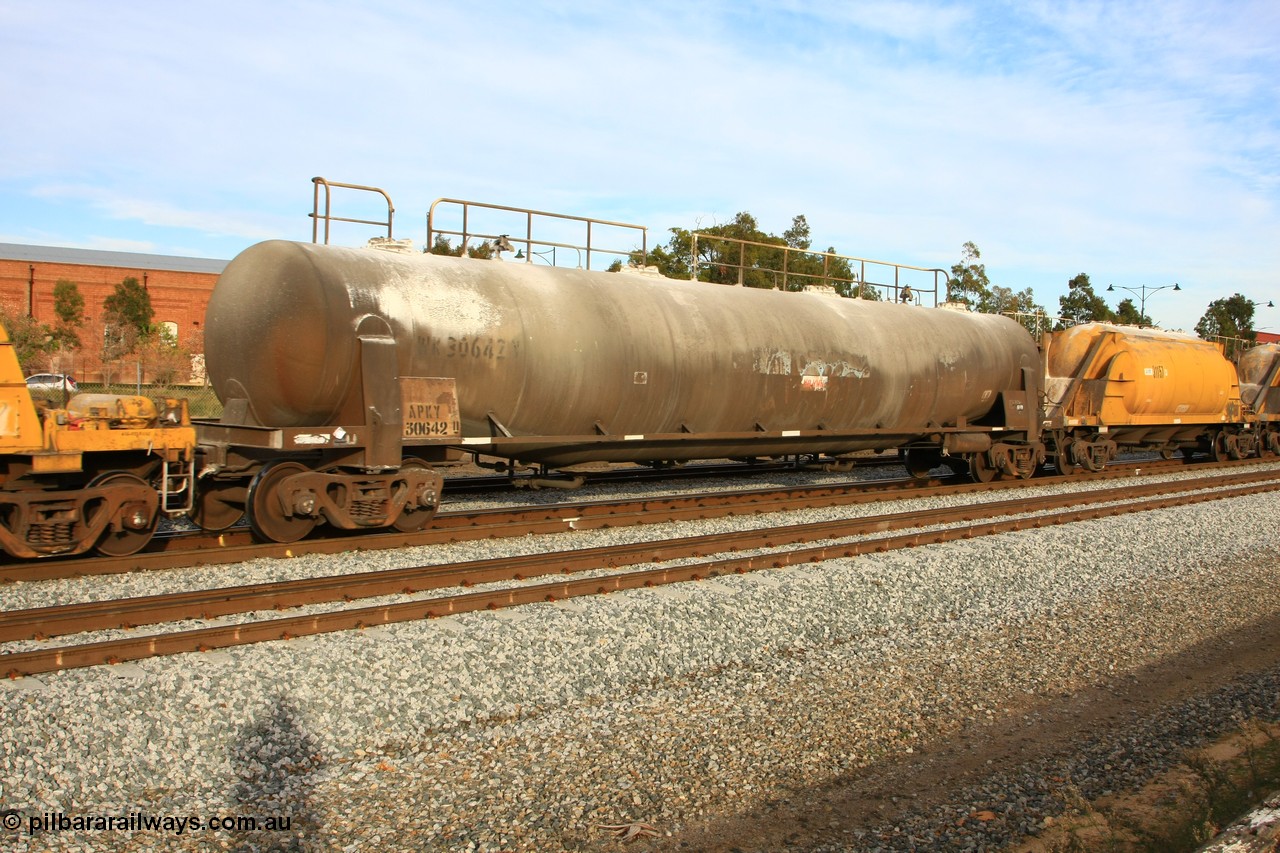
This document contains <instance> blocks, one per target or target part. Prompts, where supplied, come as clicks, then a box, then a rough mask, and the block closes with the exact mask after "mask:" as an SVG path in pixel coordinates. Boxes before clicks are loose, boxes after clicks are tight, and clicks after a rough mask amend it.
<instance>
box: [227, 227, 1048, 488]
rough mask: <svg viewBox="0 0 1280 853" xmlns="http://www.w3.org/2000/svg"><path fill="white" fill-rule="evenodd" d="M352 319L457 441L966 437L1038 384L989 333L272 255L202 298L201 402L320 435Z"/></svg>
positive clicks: (457, 261) (754, 295)
mask: <svg viewBox="0 0 1280 853" xmlns="http://www.w3.org/2000/svg"><path fill="white" fill-rule="evenodd" d="M369 315H376V316H377V317H380V318H383V319H385V321H386V323H387V324H388V325H389V326H390V328H391V330H392V334H393V336H394V337H395V340H396V344H397V353H398V355H397V358H398V363H399V370H400V374H401V375H402V376H442V377H454V378H456V380H457V391H458V399H459V405H460V408H461V414H462V422H463V432H464V434H465V435H477V436H489V435H490V434H491V432H490V423H489V420H488V417H489V416H490V415H492V417H493V418H496V419H497V420H498V421H499V422H500V423H502V424H503V425H504V426H505V427H506V428H507V429H508V430H510V431H511V432H512V434H514V435H517V436H519V435H539V436H574V435H576V436H585V435H592V434H597V433H600V432H601V431H604V432H607V433H608V434H610V435H623V434H652V433H686V434H688V433H694V434H699V435H701V434H710V433H731V432H732V433H750V432H752V431H755V430H759V429H764V430H769V431H774V430H800V429H803V430H813V429H824V430H830V431H833V432H836V431H838V432H846V433H847V432H851V431H857V430H864V429H871V430H893V431H898V432H901V433H903V434H918V433H923V432H928V431H929V430H930V428H936V427H937V426H940V425H954V424H956V423H957V422H959V421H960V419H965V420H966V421H967V422H969V423H972V422H975V421H978V420H979V419H981V418H982V417H983V416H984V415H986V414H987V413H988V411H989V410H990V409H991V408H992V406H993V405H994V404H995V403H996V402H997V400H998V398H999V394H1000V392H1001V391H1002V390H1006V389H1018V388H1021V387H1022V382H1023V376H1022V373H1021V371H1022V370H1023V368H1032V369H1033V371H1034V372H1036V373H1038V371H1039V355H1038V352H1037V350H1036V346H1035V343H1034V342H1033V341H1032V339H1031V337H1030V336H1029V335H1028V334H1027V333H1026V332H1025V331H1024V330H1023V329H1022V327H1021V326H1019V325H1018V324H1017V323H1014V322H1013V321H1011V320H1009V319H1007V318H1004V317H998V316H992V315H980V314H968V313H960V312H953V311H946V310H938V309H927V308H920V307H915V306H901V305H894V304H887V303H878V302H871V301H866V300H854V299H842V298H839V297H833V296H828V295H818V294H813V293H785V292H781V291H769V290H756V289H750V288H739V287H727V286H720V285H712V284H707V283H700V282H691V281H674V280H670V279H666V278H662V277H658V276H652V275H642V274H639V273H632V272H622V273H604V272H592V271H583V270H570V269H564V268H558V267H557V268H553V267H545V266H543V267H539V266H533V265H530V264H524V263H510V262H506V263H504V262H500V261H491V260H490V261H481V260H474V259H469V258H453V257H443V256H436V255H428V254H402V253H394V252H387V251H379V250H374V249H343V248H335V247H329V246H320V245H312V244H306V243H291V242H284V241H272V242H267V243H261V244H258V245H256V246H253V247H251V248H249V249H247V250H245V251H244V252H243V253H241V254H240V255H239V256H238V257H237V258H236V259H235V260H233V261H232V262H231V263H230V265H228V267H227V268H226V271H225V272H224V273H223V275H222V277H221V278H220V279H219V281H218V284H217V286H216V288H215V289H214V292H213V295H212V297H211V299H210V301H209V310H208V319H207V321H206V331H205V346H206V353H207V361H208V370H209V376H210V379H211V381H212V384H213V387H214V389H215V390H216V391H217V393H218V395H219V397H220V398H222V399H223V400H224V401H225V400H227V399H229V398H232V397H240V398H244V399H246V400H248V401H249V405H250V407H251V410H252V412H253V414H254V416H255V417H256V419H257V420H258V421H259V422H260V423H262V424H263V425H266V426H276V427H285V426H309V425H317V426H318V425H325V424H329V423H332V422H333V418H335V417H336V414H337V412H338V409H339V406H340V405H341V403H342V401H343V400H344V398H345V396H346V395H347V391H348V388H349V386H350V383H352V382H354V381H358V377H359V370H358V367H357V364H358V362H357V356H358V351H359V350H358V346H357V342H356V338H355V329H356V328H357V326H358V325H359V324H360V323H361V321H362V320H364V319H365V318H367V317H368V316H369ZM881 443H882V442H881ZM876 444H877V442H875V441H872V442H868V443H867V444H866V445H865V446H875V445H876ZM521 458H529V459H534V458H536V454H534V453H533V452H532V451H531V452H530V453H526V454H523V455H522V456H521ZM541 461H548V460H547V459H545V458H544V459H543V460H541ZM550 461H551V462H555V461H556V460H555V459H552V460H550Z"/></svg>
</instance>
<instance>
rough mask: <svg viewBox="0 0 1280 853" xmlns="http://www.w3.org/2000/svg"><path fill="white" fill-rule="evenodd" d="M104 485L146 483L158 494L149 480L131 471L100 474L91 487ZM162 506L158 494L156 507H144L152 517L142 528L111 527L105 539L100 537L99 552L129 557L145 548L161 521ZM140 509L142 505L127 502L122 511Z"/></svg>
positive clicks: (105, 554) (142, 484)
mask: <svg viewBox="0 0 1280 853" xmlns="http://www.w3.org/2000/svg"><path fill="white" fill-rule="evenodd" d="M102 486H107V487H110V486H145V487H146V488H148V489H151V490H152V494H155V490H154V489H152V486H151V484H150V483H148V482H147V481H146V480H144V479H142V478H141V477H139V476H137V475H136V474H129V473H126V472H124V471H115V472H112V473H110V474H99V475H98V476H97V477H94V478H93V479H92V480H91V481H89V487H90V488H95V487H102ZM159 506H160V498H159V497H158V496H157V497H156V499H155V505H154V506H150V507H145V508H144V509H145V510H146V511H147V512H149V513H150V518H149V519H146V521H145V523H144V524H143V525H141V526H139V527H128V526H124V525H121V526H119V527H117V526H115V525H111V526H108V527H107V530H106V532H105V533H103V534H102V538H101V539H99V540H98V544H97V545H96V546H95V549H96V550H97V552H98V553H99V554H102V555H104V556H107V557H128V556H129V555H130V554H136V553H138V552H139V551H141V550H142V549H143V548H144V547H146V544H147V543H148V542H150V541H151V537H152V536H153V535H154V534H155V532H156V527H157V526H159V524H160V513H159ZM138 509H140V508H138V507H133V506H130V505H129V504H125V506H124V507H123V508H122V510H123V511H122V514H123V515H126V516H127V515H128V514H130V513H132V512H134V511H136V510H138Z"/></svg>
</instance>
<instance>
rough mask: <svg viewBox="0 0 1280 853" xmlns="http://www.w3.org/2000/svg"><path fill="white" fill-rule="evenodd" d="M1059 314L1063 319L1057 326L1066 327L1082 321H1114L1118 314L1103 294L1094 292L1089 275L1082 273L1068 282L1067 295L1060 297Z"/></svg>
mask: <svg viewBox="0 0 1280 853" xmlns="http://www.w3.org/2000/svg"><path fill="white" fill-rule="evenodd" d="M1058 314H1059V315H1060V316H1061V318H1062V319H1061V320H1059V321H1058V325H1057V328H1058V329H1065V328H1067V327H1068V326H1076V325H1079V324H1080V323H1114V322H1115V321H1116V314H1115V312H1114V311H1112V310H1111V309H1110V308H1109V307H1108V306H1107V303H1106V302H1105V301H1104V300H1103V298H1102V297H1101V296H1099V295H1098V294H1096V293H1094V292H1093V285H1092V284H1090V283H1089V276H1088V275H1087V274H1085V273H1080V274H1079V275H1078V276H1076V277H1075V278H1073V279H1071V281H1069V282H1067V295H1066V296H1059V297H1058Z"/></svg>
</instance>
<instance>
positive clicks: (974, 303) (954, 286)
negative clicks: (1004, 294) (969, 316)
mask: <svg viewBox="0 0 1280 853" xmlns="http://www.w3.org/2000/svg"><path fill="white" fill-rule="evenodd" d="M981 258H982V253H981V252H979V251H978V247H977V246H975V245H974V244H973V241H972V240H971V241H969V242H968V243H965V244H964V246H962V247H961V250H960V263H958V264H953V265H952V267H951V278H949V279H947V301H948V302H963V303H964V304H965V305H967V306H969V310H971V311H976V310H979V308H978V306H979V304H981V303H982V302H983V301H984V300H989V299H990V298H991V282H990V281H989V280H988V279H987V267H986V265H985V264H980V263H978V261H979V260H980V259H981Z"/></svg>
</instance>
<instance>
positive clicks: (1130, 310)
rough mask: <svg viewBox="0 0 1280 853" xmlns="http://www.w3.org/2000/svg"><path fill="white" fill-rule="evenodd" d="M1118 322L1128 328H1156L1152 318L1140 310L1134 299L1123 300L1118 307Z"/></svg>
mask: <svg viewBox="0 0 1280 853" xmlns="http://www.w3.org/2000/svg"><path fill="white" fill-rule="evenodd" d="M1116 322H1117V323H1123V324H1124V325H1126V326H1154V325H1155V323H1153V322H1151V318H1150V317H1148V316H1147V315H1146V314H1143V313H1142V312H1141V311H1139V310H1138V306H1137V305H1134V304H1133V300H1132V299H1121V300H1120V304H1119V305H1117V306H1116Z"/></svg>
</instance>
